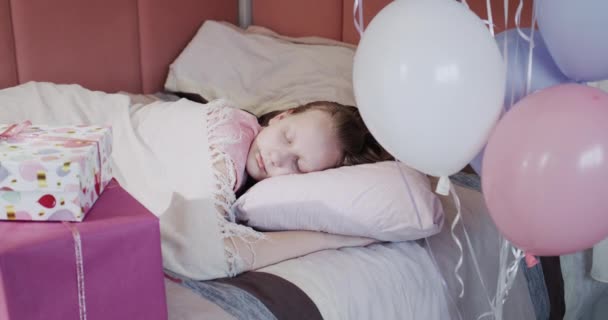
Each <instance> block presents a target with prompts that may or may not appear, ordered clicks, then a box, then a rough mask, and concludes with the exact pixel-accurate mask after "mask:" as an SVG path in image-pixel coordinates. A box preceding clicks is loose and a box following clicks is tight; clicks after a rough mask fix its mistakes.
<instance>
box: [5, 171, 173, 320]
mask: <svg viewBox="0 0 608 320" xmlns="http://www.w3.org/2000/svg"><path fill="white" fill-rule="evenodd" d="M72 229H75V230H77V233H78V234H79V236H80V242H81V250H80V253H81V256H82V259H81V261H80V263H79V259H78V258H77V257H78V254H77V252H78V250H77V246H76V243H77V241H76V240H75V237H74V233H73V231H72ZM79 276H80V279H79ZM0 319H2V320H30V319H45V320H54V319H57V320H60V319H61V320H64V319H75V320H78V319H88V320H107V319H112V320H119V319H125V320H127V319H128V320H132V319H146V320H155V319H167V307H166V298H165V288H164V282H163V270H162V259H161V250H160V231H159V222H158V218H157V217H156V216H154V215H153V214H152V213H150V212H149V211H148V210H147V209H146V208H145V207H143V206H142V205H141V204H140V203H139V202H137V201H136V200H135V199H134V198H133V197H131V195H130V194H129V193H127V192H126V191H125V190H124V189H122V188H121V187H120V185H119V184H118V183H117V182H116V181H115V180H112V181H111V182H110V184H108V186H107V188H106V191H105V192H104V193H103V194H102V195H101V197H100V198H99V200H98V201H97V203H96V204H95V206H94V207H93V208H92V209H91V211H90V212H89V214H88V215H87V219H86V220H85V221H84V222H81V223H68V222H54V223H49V222H44V223H42V222H19V221H0Z"/></svg>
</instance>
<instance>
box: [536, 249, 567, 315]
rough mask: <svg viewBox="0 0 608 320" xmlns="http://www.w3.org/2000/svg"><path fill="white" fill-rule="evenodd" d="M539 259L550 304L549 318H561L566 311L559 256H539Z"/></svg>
mask: <svg viewBox="0 0 608 320" xmlns="http://www.w3.org/2000/svg"><path fill="white" fill-rule="evenodd" d="M540 261H541V262H540V263H541V265H542V267H543V274H544V275H545V285H546V286H547V292H548V293H549V301H550V304H551V313H550V315H549V320H562V319H563V318H564V315H565V313H566V298H565V297H564V278H563V277H562V268H561V264H560V261H559V257H540Z"/></svg>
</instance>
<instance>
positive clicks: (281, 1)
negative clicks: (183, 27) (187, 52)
mask: <svg viewBox="0 0 608 320" xmlns="http://www.w3.org/2000/svg"><path fill="white" fill-rule="evenodd" d="M251 1H252V23H253V24H254V25H261V26H265V27H268V28H270V29H273V30H274V31H276V32H278V33H281V34H284V35H288V36H294V37H300V36H311V35H317V36H322V37H327V38H331V39H335V40H340V41H344V42H349V43H357V42H358V41H359V35H358V34H357V32H356V30H355V27H354V23H353V6H354V2H355V1H354V0H306V1H300V0H251ZM391 1H392V0H362V1H361V2H362V3H363V13H364V23H365V24H366V25H367V24H368V23H369V21H370V20H371V19H372V18H373V17H374V16H375V15H376V14H377V13H378V12H379V11H380V10H381V9H382V8H384V6H386V5H387V4H388V3H390V2H391ZM454 1H456V0H454ZM466 3H467V4H468V5H469V7H470V8H471V10H473V11H474V12H475V13H477V15H478V16H479V17H481V18H482V19H487V9H486V0H467V1H466ZM490 3H491V6H492V12H493V17H494V20H495V21H494V24H495V32H496V33H499V32H501V31H503V30H505V29H506V28H505V24H504V0H490ZM518 3H519V1H514V0H512V1H510V3H509V24H508V26H507V28H513V27H515V25H514V22H513V18H514V17H515V11H516V9H517V5H518ZM531 14H532V1H526V2H524V8H523V10H522V17H521V23H522V25H521V26H522V27H527V26H529V25H530V16H531Z"/></svg>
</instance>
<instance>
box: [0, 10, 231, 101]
mask: <svg viewBox="0 0 608 320" xmlns="http://www.w3.org/2000/svg"><path fill="white" fill-rule="evenodd" d="M237 16H238V0H85V1H83V0H52V1H48V0H0V88H4V87H10V86H14V85H17V84H20V83H24V82H27V81H31V80H36V81H52V82H57V83H79V84H81V85H83V86H84V87H87V88H89V89H94V90H103V91H106V92H115V91H119V90H124V91H129V92H133V93H141V92H144V93H151V92H156V91H159V90H161V89H162V86H163V84H164V81H165V77H166V74H167V71H168V66H169V64H170V63H171V62H172V61H173V60H174V59H175V58H176V57H177V55H178V54H179V53H180V52H181V50H182V49H183V48H184V47H185V46H186V44H187V43H188V41H189V40H190V39H191V38H192V36H194V34H195V32H196V30H197V29H198V28H199V27H200V25H201V24H202V22H203V21H205V20H207V19H211V20H224V21H228V22H231V23H234V24H236V23H237Z"/></svg>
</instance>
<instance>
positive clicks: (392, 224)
mask: <svg viewBox="0 0 608 320" xmlns="http://www.w3.org/2000/svg"><path fill="white" fill-rule="evenodd" d="M399 168H400V169H401V172H402V173H403V175H402V174H401V173H400V172H399ZM405 181H407V183H406V182H405ZM408 186H409V189H410V190H411V196H410V192H408ZM232 209H233V213H234V214H235V215H236V219H237V220H238V221H241V222H244V223H246V224H248V225H249V226H252V227H255V228H258V229H260V230H313V231H324V232H328V233H335V234H342V235H350V236H360V237H368V238H373V239H377V240H381V241H405V240H414V239H420V238H424V237H428V236H431V235H433V234H436V233H438V232H439V231H440V230H441V226H442V224H443V208H442V206H441V202H440V200H439V198H438V197H437V196H436V195H435V193H433V190H432V189H431V185H430V182H429V180H428V178H427V177H426V176H425V175H424V174H422V173H420V172H418V171H416V170H414V169H411V168H409V167H407V166H405V165H404V164H402V163H400V162H395V161H386V162H380V163H373V164H362V165H357V166H349V167H340V168H336V169H330V170H326V171H321V172H312V173H307V174H301V175H286V176H278V177H274V178H271V179H266V180H262V181H261V182H258V183H257V184H256V185H254V186H253V187H251V189H249V190H248V191H247V192H246V193H245V194H244V195H242V196H241V197H240V198H239V199H238V200H237V202H236V203H235V204H234V206H233V208H232ZM417 212H418V214H417Z"/></svg>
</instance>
